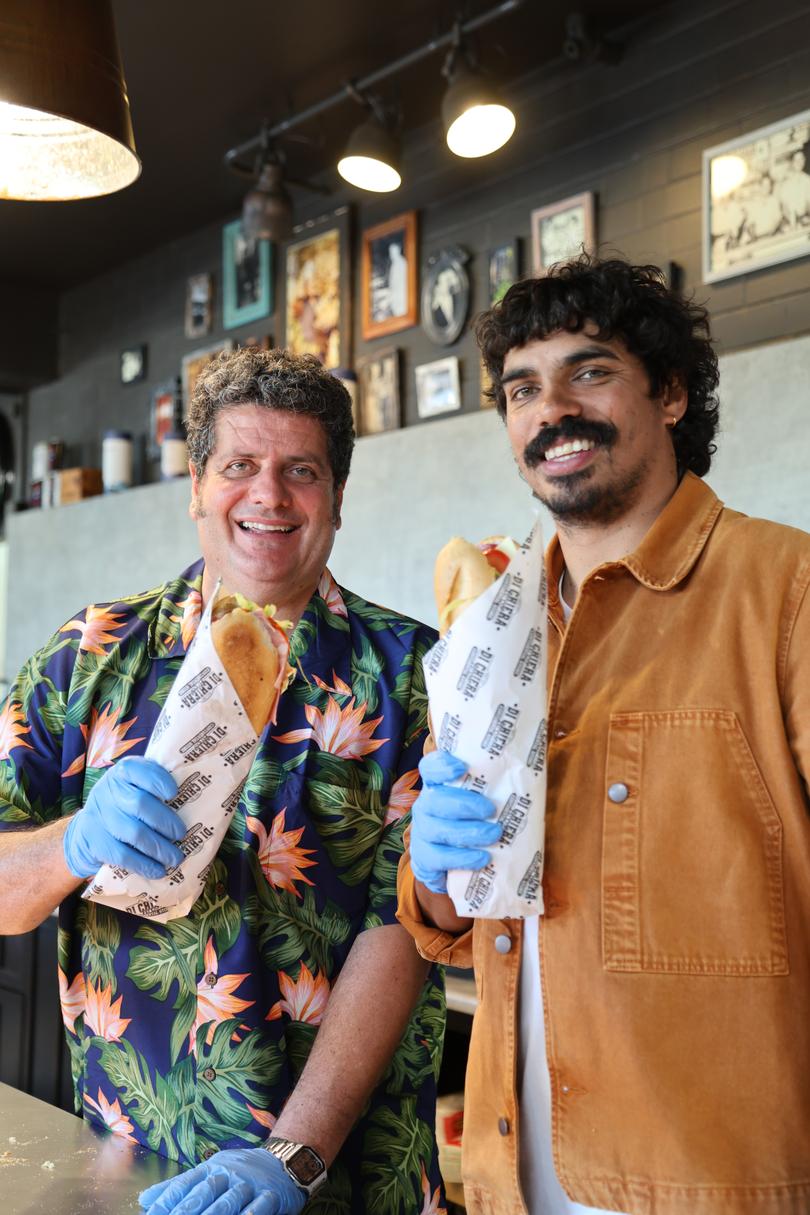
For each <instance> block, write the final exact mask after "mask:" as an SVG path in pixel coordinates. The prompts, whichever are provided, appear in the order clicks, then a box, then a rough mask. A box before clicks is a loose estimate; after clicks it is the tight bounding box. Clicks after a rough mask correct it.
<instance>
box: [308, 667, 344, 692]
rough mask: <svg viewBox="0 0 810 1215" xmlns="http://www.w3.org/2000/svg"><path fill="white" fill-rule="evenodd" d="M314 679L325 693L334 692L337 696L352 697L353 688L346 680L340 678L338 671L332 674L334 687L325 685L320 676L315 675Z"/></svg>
mask: <svg viewBox="0 0 810 1215" xmlns="http://www.w3.org/2000/svg"><path fill="white" fill-rule="evenodd" d="M312 678H313V680H314V681H315V683H316V684H317V685H318V687H319V688H321V689H322V690H323V691H324V692H332V693H333V695H335V696H351V694H352V690H351V688H350V687H349V685H348V684H347V683H346V681H345V680H344V679H341V678H340V676H339V675H338V673H337V671H333V672H332V679H333V680H334V686H332V684H328V683H324V681H323V680H322V679H321V678H320V676H318V675H313V676H312Z"/></svg>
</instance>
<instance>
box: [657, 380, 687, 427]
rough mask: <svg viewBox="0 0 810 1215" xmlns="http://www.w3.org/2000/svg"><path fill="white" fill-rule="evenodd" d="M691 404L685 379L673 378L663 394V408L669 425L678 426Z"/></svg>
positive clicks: (665, 419)
mask: <svg viewBox="0 0 810 1215" xmlns="http://www.w3.org/2000/svg"><path fill="white" fill-rule="evenodd" d="M688 404H689V393H688V392H687V390H686V385H685V384H684V382H683V380H681V379H676V380H671V381H670V382H669V384H667V386H666V388H665V389H664V391H663V392H662V394H661V409H662V410H663V413H664V421H665V422H666V425H667V426H677V425H678V423H679V422H680V420H681V418H682V417H683V415H684V414H685V413H686V408H687V406H688Z"/></svg>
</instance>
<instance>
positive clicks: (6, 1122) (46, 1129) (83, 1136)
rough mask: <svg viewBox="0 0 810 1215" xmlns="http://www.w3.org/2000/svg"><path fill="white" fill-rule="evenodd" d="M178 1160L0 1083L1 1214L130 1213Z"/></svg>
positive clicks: (132, 1214)
mask: <svg viewBox="0 0 810 1215" xmlns="http://www.w3.org/2000/svg"><path fill="white" fill-rule="evenodd" d="M179 1171H180V1166H179V1165H177V1164H175V1163H173V1162H172V1161H169V1160H164V1159H163V1157H162V1156H157V1155H155V1154H154V1153H153V1152H149V1151H146V1150H145V1149H143V1148H140V1147H135V1146H133V1145H132V1144H129V1143H127V1142H126V1140H125V1139H122V1138H121V1136H120V1135H112V1134H110V1133H108V1132H103V1131H102V1132H98V1131H95V1130H93V1128H92V1127H90V1126H89V1125H88V1124H87V1123H85V1122H83V1121H82V1119H81V1118H74V1117H73V1116H72V1115H71V1114H66V1113H65V1112H64V1110H59V1109H56V1108H55V1107H54V1106H52V1105H47V1104H46V1103H45V1102H44V1101H37V1100H36V1098H34V1097H29V1096H28V1095H27V1094H26V1093H21V1092H19V1091H18V1090H17V1089H16V1088H10V1087H9V1086H8V1085H6V1084H0V1215H35V1213H36V1215H42V1212H45V1213H46V1215H135V1213H136V1212H140V1210H141V1208H140V1206H139V1205H138V1194H139V1193H140V1191H141V1190H143V1189H146V1187H147V1186H150V1185H154V1183H155V1182H156V1181H162V1180H163V1178H164V1177H173V1176H174V1175H175V1173H178V1172H179Z"/></svg>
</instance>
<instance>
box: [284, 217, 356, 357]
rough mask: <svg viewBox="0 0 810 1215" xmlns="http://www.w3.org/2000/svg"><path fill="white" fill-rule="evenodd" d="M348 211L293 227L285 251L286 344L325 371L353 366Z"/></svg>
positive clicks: (349, 225) (349, 220) (349, 222)
mask: <svg viewBox="0 0 810 1215" xmlns="http://www.w3.org/2000/svg"><path fill="white" fill-rule="evenodd" d="M350 239H351V213H350V211H349V208H348V207H340V208H339V210H337V211H335V212H333V213H332V214H331V215H324V216H322V217H321V218H320V219H316V220H311V221H310V222H309V223H306V224H302V225H301V226H300V228H297V229H295V234H294V238H293V240H292V241H291V242H290V243H289V244H287V245H286V247H285V249H284V306H283V316H284V332H285V337H284V345H285V346H286V347H287V348H288V349H289V350H291V351H292V352H293V353H294V354H314V355H316V357H317V358H319V359H320V360H321V362H322V363H323V365H324V366H325V367H328V368H333V367H346V366H348V365H349V364H350V363H351V246H350Z"/></svg>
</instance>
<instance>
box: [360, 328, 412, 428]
mask: <svg viewBox="0 0 810 1215" xmlns="http://www.w3.org/2000/svg"><path fill="white" fill-rule="evenodd" d="M357 371H358V375H359V379H360V410H359V414H360V419H359V421H360V434H361V435H377V434H382V433H383V432H384V431H386V430H397V429H398V428H399V426H400V425H401V418H400V403H399V351H398V350H396V349H394V347H393V346H391V347H388V348H386V349H385V350H380V351H379V352H378V353H376V354H373V355H370V356H369V357H368V358H365V359H360V360H359V361H358V364H357Z"/></svg>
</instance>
